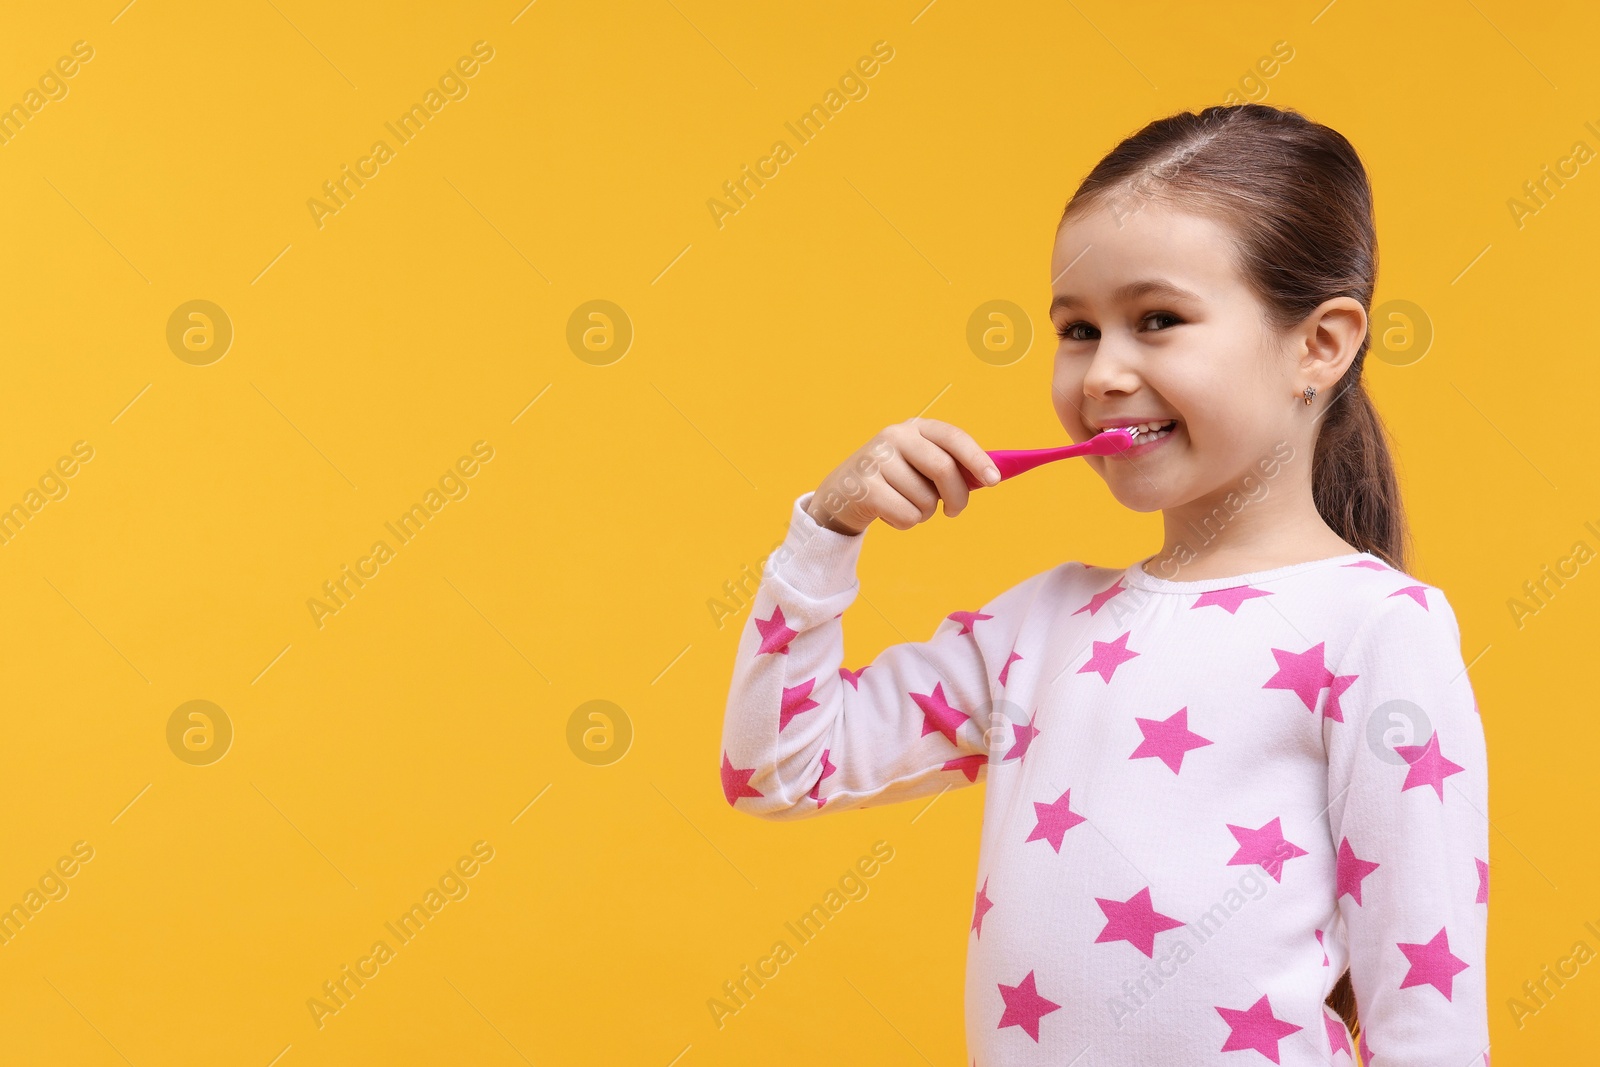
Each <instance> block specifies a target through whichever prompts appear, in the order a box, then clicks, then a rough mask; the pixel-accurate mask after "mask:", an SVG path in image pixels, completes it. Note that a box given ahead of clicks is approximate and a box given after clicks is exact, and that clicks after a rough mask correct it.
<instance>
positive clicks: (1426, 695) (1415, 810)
mask: <svg viewBox="0 0 1600 1067" xmlns="http://www.w3.org/2000/svg"><path fill="white" fill-rule="evenodd" d="M1421 588H1422V590H1423V595H1424V597H1425V599H1426V600H1427V605H1428V606H1427V608H1426V609H1424V608H1423V607H1422V606H1421V605H1420V604H1419V603H1418V602H1417V601H1416V600H1414V599H1413V598H1412V597H1411V596H1407V595H1401V596H1390V597H1387V598H1385V599H1384V600H1382V601H1380V602H1379V603H1378V605H1377V606H1376V607H1374V608H1373V610H1372V612H1371V613H1370V614H1369V615H1368V617H1367V618H1366V620H1365V621H1364V622H1363V623H1362V624H1361V626H1360V627H1359V628H1358V630H1357V631H1356V634H1355V636H1354V638H1353V639H1352V640H1351V643H1350V645H1349V647H1348V648H1347V649H1346V650H1345V653H1344V655H1343V657H1342V658H1341V660H1340V661H1339V665H1338V667H1337V668H1336V669H1335V671H1334V672H1333V673H1334V675H1335V676H1336V678H1337V679H1338V680H1337V681H1336V682H1335V685H1334V688H1333V692H1334V693H1339V692H1340V691H1341V689H1340V685H1341V683H1344V682H1345V680H1346V679H1348V683H1347V684H1348V688H1349V693H1348V694H1347V695H1346V696H1345V697H1344V699H1343V701H1342V703H1343V721H1339V720H1337V719H1335V718H1334V717H1331V716H1329V717H1326V718H1324V719H1323V724H1322V725H1323V738H1324V741H1325V743H1326V745H1327V750H1328V798H1329V800H1330V801H1331V804H1330V805H1329V808H1328V823H1329V828H1330V830H1331V832H1332V839H1333V844H1334V847H1335V849H1337V850H1338V852H1339V864H1338V883H1337V886H1336V888H1335V892H1336V893H1337V899H1336V907H1337V908H1338V912H1339V916H1340V918H1342V920H1343V922H1344V927H1345V934H1346V938H1347V941H1348V944H1349V947H1350V980H1351V985H1352V986H1353V988H1354V990H1355V996H1356V1007H1357V1015H1358V1018H1359V1020H1360V1025H1361V1031H1362V1039H1363V1043H1364V1044H1365V1045H1366V1046H1367V1048H1368V1049H1370V1052H1371V1057H1372V1060H1373V1061H1375V1062H1376V1064H1377V1065H1379V1067H1382V1065H1383V1064H1406V1065H1408V1067H1428V1065H1431V1064H1438V1065H1440V1067H1468V1065H1471V1067H1477V1065H1479V1064H1481V1063H1482V1062H1484V1061H1483V1058H1482V1057H1483V1053H1484V1052H1485V1051H1486V1050H1487V1049H1488V1046H1489V1019H1488V1009H1487V993H1486V983H1485V943H1486V937H1487V932H1488V903H1487V892H1486V889H1487V864H1488V861H1489V824H1488V810H1489V803H1488V764H1487V755H1486V750H1485V746H1484V735H1483V723H1482V721H1481V720H1480V718H1479V716H1478V710H1477V702H1476V700H1475V699H1474V697H1473V692H1472V684H1471V681H1470V680H1469V679H1468V677H1467V672H1466V667H1465V666H1464V664H1463V663H1462V658H1461V636H1460V629H1459V627H1458V624H1457V622H1456V618H1455V613H1454V611H1453V610H1452V609H1451V607H1450V604H1449V602H1448V601H1447V600H1446V599H1445V597H1444V594H1443V593H1442V592H1441V591H1439V590H1438V589H1436V588H1433V587H1429V586H1423V587H1421ZM1374 719H1376V721H1373V720H1374ZM1374 864H1376V866H1373V865H1374ZM1480 865H1482V866H1481V867H1480ZM1480 870H1481V871H1482V877H1481V878H1480Z"/></svg>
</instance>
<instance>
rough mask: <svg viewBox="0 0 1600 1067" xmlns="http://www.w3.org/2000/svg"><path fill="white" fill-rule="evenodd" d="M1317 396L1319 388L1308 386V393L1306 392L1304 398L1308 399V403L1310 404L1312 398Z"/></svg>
mask: <svg viewBox="0 0 1600 1067" xmlns="http://www.w3.org/2000/svg"><path fill="white" fill-rule="evenodd" d="M1316 395H1317V387H1316V386H1314V385H1308V386H1306V391H1305V394H1304V396H1305V398H1306V403H1307V404H1310V403H1311V400H1312V398H1313V397H1315V396H1316Z"/></svg>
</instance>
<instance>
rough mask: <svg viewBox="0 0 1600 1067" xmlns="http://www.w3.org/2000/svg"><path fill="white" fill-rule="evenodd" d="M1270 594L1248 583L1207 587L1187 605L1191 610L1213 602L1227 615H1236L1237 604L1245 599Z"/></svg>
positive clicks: (1237, 611) (1237, 610)
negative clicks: (1226, 587)
mask: <svg viewBox="0 0 1600 1067" xmlns="http://www.w3.org/2000/svg"><path fill="white" fill-rule="evenodd" d="M1271 595H1272V593H1271V592H1269V591H1268V590H1266V589H1252V588H1251V587H1250V586H1248V585H1236V586H1234V587H1233V588H1231V589H1207V590H1206V591H1205V592H1204V593H1201V594H1200V596H1199V598H1198V599H1196V600H1195V602H1194V603H1193V604H1190V605H1189V608H1190V610H1191V611H1192V610H1194V609H1195V608H1203V607H1206V606H1208V605H1211V604H1215V605H1216V606H1217V607H1219V608H1222V609H1223V610H1225V611H1227V613H1228V614H1229V615H1237V614H1238V613H1239V605H1240V604H1243V603H1244V602H1245V601H1246V600H1254V599H1255V598H1256V597H1258V596H1271Z"/></svg>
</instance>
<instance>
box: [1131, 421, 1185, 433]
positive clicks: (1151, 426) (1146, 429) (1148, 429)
mask: <svg viewBox="0 0 1600 1067" xmlns="http://www.w3.org/2000/svg"><path fill="white" fill-rule="evenodd" d="M1172 421H1173V420H1172V419H1162V420H1161V421H1160V422H1141V423H1138V424H1137V425H1133V426H1125V427H1123V429H1127V430H1131V431H1133V432H1134V433H1155V432H1156V431H1157V430H1159V429H1161V427H1163V426H1165V425H1166V424H1167V423H1169V422H1172Z"/></svg>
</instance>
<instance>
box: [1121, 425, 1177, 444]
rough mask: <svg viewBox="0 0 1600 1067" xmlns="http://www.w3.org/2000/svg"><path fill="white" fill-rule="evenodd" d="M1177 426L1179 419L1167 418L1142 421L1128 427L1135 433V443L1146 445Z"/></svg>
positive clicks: (1159, 438)
mask: <svg viewBox="0 0 1600 1067" xmlns="http://www.w3.org/2000/svg"><path fill="white" fill-rule="evenodd" d="M1177 427H1178V420H1177V419H1166V420H1164V421H1162V422H1141V423H1139V424H1138V425H1137V426H1128V427H1126V429H1128V430H1130V431H1131V432H1132V433H1133V443H1134V444H1136V445H1144V444H1149V443H1150V442H1151V441H1159V440H1161V438H1163V437H1165V436H1167V434H1169V433H1171V432H1172V431H1173V430H1175V429H1177Z"/></svg>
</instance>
